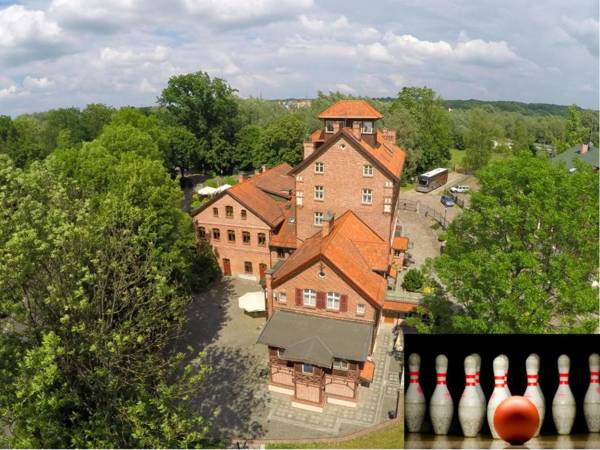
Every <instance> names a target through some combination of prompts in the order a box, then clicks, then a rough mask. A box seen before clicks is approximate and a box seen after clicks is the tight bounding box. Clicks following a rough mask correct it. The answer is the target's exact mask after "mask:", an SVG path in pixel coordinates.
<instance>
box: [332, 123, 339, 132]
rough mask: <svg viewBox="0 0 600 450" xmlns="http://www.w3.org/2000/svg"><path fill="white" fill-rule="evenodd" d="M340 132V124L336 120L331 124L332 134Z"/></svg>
mask: <svg viewBox="0 0 600 450" xmlns="http://www.w3.org/2000/svg"><path fill="white" fill-rule="evenodd" d="M338 131H340V123H339V122H338V121H337V120H336V121H334V122H333V134H335V133H337V132H338Z"/></svg>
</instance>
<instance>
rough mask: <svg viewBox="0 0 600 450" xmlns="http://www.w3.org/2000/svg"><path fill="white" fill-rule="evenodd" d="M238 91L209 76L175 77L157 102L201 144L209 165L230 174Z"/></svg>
mask: <svg viewBox="0 0 600 450" xmlns="http://www.w3.org/2000/svg"><path fill="white" fill-rule="evenodd" d="M235 92H236V90H235V89H233V88H231V87H230V86H229V85H228V84H227V83H226V82H225V81H224V80H221V79H220V78H214V79H211V78H210V76H209V75H208V74H207V73H204V72H196V73H190V74H185V75H176V76H173V77H171V78H170V79H169V82H168V84H167V87H166V88H165V89H164V90H163V91H162V94H161V96H160V97H159V99H158V102H159V104H160V105H161V106H162V107H163V108H165V109H166V110H167V111H168V112H169V113H170V115H171V116H172V117H173V118H174V119H175V121H176V122H177V123H178V124H179V125H182V126H184V127H186V128H187V129H188V130H190V131H191V132H192V133H194V135H195V136H196V138H197V139H198V140H199V141H200V142H202V143H203V144H204V145H205V146H206V149H207V152H208V153H209V155H208V157H207V162H208V163H209V164H210V165H212V166H213V167H214V168H215V169H216V170H219V171H221V170H230V169H231V168H232V167H231V164H232V163H233V161H234V159H235V156H234V155H233V154H232V153H233V152H234V151H235V143H236V142H235V138H236V135H237V132H238V130H239V128H240V117H239V106H238V101H237V98H236V96H235Z"/></svg>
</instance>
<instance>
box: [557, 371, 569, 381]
mask: <svg viewBox="0 0 600 450" xmlns="http://www.w3.org/2000/svg"><path fill="white" fill-rule="evenodd" d="M558 377H559V379H560V381H559V382H558V384H569V373H568V372H566V373H559V374H558Z"/></svg>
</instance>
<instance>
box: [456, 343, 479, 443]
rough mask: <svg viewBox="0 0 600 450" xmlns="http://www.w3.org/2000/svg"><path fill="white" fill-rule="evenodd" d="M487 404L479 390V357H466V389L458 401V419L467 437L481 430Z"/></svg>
mask: <svg viewBox="0 0 600 450" xmlns="http://www.w3.org/2000/svg"><path fill="white" fill-rule="evenodd" d="M484 416H485V406H484V404H482V403H481V398H480V397H479V393H478V392H477V359H476V358H475V357H474V356H473V355H470V356H467V357H466V358H465V390H464V391H463V393H462V396H461V397H460V401H459V402H458V421H459V422H460V427H461V428H462V430H463V434H464V435H465V437H475V436H477V434H478V433H479V431H480V430H481V426H482V425H483V418H484Z"/></svg>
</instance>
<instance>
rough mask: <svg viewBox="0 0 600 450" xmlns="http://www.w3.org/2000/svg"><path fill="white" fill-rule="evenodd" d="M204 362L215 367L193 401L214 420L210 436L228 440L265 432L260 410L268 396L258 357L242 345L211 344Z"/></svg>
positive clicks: (203, 414) (259, 434) (199, 410)
mask: <svg viewBox="0 0 600 450" xmlns="http://www.w3.org/2000/svg"><path fill="white" fill-rule="evenodd" d="M205 363H206V364H207V365H208V366H209V367H211V368H212V371H211V373H210V374H209V375H208V376H207V377H206V378H205V380H204V382H203V387H202V388H201V389H200V390H199V392H198V393H197V395H196V396H195V398H193V399H192V405H193V407H194V408H195V409H197V410H198V412H199V413H200V414H201V415H202V416H203V417H205V418H209V419H210V420H211V421H212V424H213V426H212V431H211V433H210V434H211V438H213V439H215V440H218V441H225V442H227V441H229V440H231V439H232V438H237V437H240V436H244V437H246V438H258V437H261V436H263V435H264V432H265V431H264V429H263V427H262V425H261V424H260V423H259V421H258V420H257V416H258V414H257V412H260V411H262V410H264V409H265V408H266V407H267V398H268V396H267V391H266V379H265V378H264V376H262V375H261V361H260V360H259V358H258V357H257V356H256V355H253V354H251V353H249V352H246V351H244V350H243V349H239V348H234V347H216V346H210V347H209V348H208V349H207V350H206V358H205Z"/></svg>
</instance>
